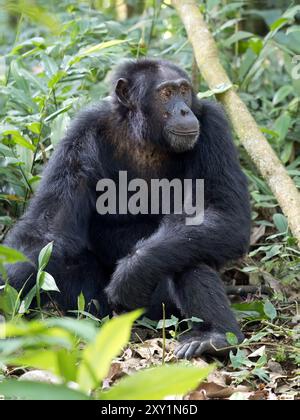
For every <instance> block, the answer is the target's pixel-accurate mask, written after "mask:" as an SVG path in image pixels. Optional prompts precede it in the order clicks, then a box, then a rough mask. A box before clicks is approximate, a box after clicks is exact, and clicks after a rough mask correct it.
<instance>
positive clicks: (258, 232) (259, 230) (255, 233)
mask: <svg viewBox="0 0 300 420" xmlns="http://www.w3.org/2000/svg"><path fill="white" fill-rule="evenodd" d="M265 232H266V227H265V226H264V225H260V226H259V227H255V228H253V229H252V232H251V238H250V244H251V245H255V244H256V243H257V242H258V241H259V240H260V238H262V237H263V236H264V234H265Z"/></svg>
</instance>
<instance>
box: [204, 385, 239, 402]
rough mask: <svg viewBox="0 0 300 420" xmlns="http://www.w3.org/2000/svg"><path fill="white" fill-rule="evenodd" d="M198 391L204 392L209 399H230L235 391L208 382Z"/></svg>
mask: <svg viewBox="0 0 300 420" xmlns="http://www.w3.org/2000/svg"><path fill="white" fill-rule="evenodd" d="M197 391H202V392H203V391H204V392H205V394H206V396H207V398H229V397H230V396H231V395H232V394H233V393H234V392H235V389H234V388H233V387H231V386H222V385H218V384H216V383H214V382H206V383H203V384H201V385H200V387H199V388H198V389H197Z"/></svg>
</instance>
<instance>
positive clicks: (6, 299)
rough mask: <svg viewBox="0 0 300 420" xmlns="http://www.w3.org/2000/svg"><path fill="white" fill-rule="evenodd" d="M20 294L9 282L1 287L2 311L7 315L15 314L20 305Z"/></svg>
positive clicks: (0, 304) (0, 308)
mask: <svg viewBox="0 0 300 420" xmlns="http://www.w3.org/2000/svg"><path fill="white" fill-rule="evenodd" d="M19 304H20V302H19V294H18V292H17V291H16V290H15V289H14V288H13V287H11V286H10V285H9V284H8V283H7V284H6V285H5V286H4V287H3V289H2V290H1V289H0V312H3V313H4V314H5V315H9V316H11V315H13V314H14V313H15V312H16V310H17V309H18V307H19Z"/></svg>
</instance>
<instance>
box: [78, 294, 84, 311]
mask: <svg viewBox="0 0 300 420" xmlns="http://www.w3.org/2000/svg"><path fill="white" fill-rule="evenodd" d="M77 308H78V311H79V312H81V311H84V309H85V298H84V295H83V293H82V292H81V293H80V295H79V296H78V298H77Z"/></svg>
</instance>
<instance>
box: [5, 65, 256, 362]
mask: <svg viewBox="0 0 300 420" xmlns="http://www.w3.org/2000/svg"><path fill="white" fill-rule="evenodd" d="M161 69H163V72H164V78H165V77H166V76H165V75H168V74H169V75H170V76H169V77H170V79H173V78H174V74H175V75H177V77H178V78H182V77H183V78H185V79H187V80H189V79H188V76H187V75H186V74H185V72H183V71H182V70H181V69H179V68H178V67H177V66H175V65H173V64H170V63H167V62H162V61H155V60H139V61H131V62H126V63H125V64H123V65H121V66H120V67H119V68H118V69H117V71H116V73H115V76H114V78H113V92H112V96H111V97H110V98H108V99H105V100H103V101H102V102H101V103H100V104H99V105H98V106H95V107H94V108H92V109H89V110H87V111H85V112H83V113H82V114H81V115H80V116H79V117H78V118H77V120H76V121H75V122H74V123H73V125H72V127H71V128H70V130H69V132H68V133H67V135H66V137H65V138H64V139H63V140H62V141H61V143H60V145H59V147H58V148H57V150H56V152H55V153H54V155H53V156H52V158H51V160H50V162H49V164H48V166H47V168H46V170H45V171H44V175H43V179H42V181H41V184H40V187H39V190H38V192H37V194H36V195H35V197H34V198H33V199H32V200H31V203H30V206H29V208H28V210H27V211H26V213H25V215H24V216H23V217H22V219H21V220H20V221H19V222H18V223H17V224H16V226H15V227H14V228H13V230H12V231H11V232H10V234H9V236H8V238H7V240H6V244H7V245H9V246H11V247H13V248H16V249H19V250H21V251H22V252H23V253H24V254H25V255H27V256H28V257H29V259H30V260H31V261H32V264H27V263H25V264H24V263H22V264H15V265H10V266H8V267H7V271H8V276H9V281H10V284H11V285H12V286H14V287H15V288H17V289H20V288H21V287H22V286H23V285H24V283H25V281H26V280H28V281H27V283H26V290H29V289H30V288H31V287H32V286H33V285H34V282H35V275H36V271H35V267H36V264H37V256H38V253H39V251H40V250H41V248H42V247H43V246H44V245H45V244H47V243H48V242H50V241H54V251H53V255H52V257H51V260H50V263H49V265H48V267H47V271H49V272H50V273H51V274H52V275H53V276H54V278H55V280H56V282H57V285H58V287H59V289H60V291H61V293H56V294H54V297H55V299H56V300H57V302H58V304H59V305H60V307H61V308H62V309H63V310H69V309H76V300H77V296H78V295H79V293H80V292H81V291H83V293H84V294H85V296H86V300H87V301H89V300H91V299H96V300H98V302H99V305H100V311H99V315H100V316H104V315H106V314H107V313H110V311H111V310H112V309H116V308H117V309H125V310H130V309H134V308H138V307H146V308H148V312H149V313H148V315H149V317H151V316H153V317H160V316H161V310H160V309H161V303H162V301H164V302H166V303H167V309H168V310H169V312H172V311H173V312H174V311H176V310H177V311H179V312H180V314H181V315H182V316H183V317H184V318H189V317H192V316H196V317H199V318H201V319H203V320H204V321H205V322H204V323H203V324H199V325H198V327H197V328H195V329H194V330H193V331H192V334H191V336H189V337H186V338H185V340H184V343H183V345H182V346H181V347H180V348H179V350H178V353H177V354H178V355H179V357H191V356H192V355H198V354H201V353H202V352H208V353H214V347H215V346H217V347H224V346H226V344H227V343H226V339H225V336H224V333H226V332H227V331H231V332H233V333H235V334H236V335H237V336H238V338H239V339H240V340H241V339H242V337H243V336H242V333H241V332H240V329H239V327H238V324H237V322H236V320H235V319H234V317H233V314H232V312H231V310H230V308H229V304H228V302H227V299H226V296H225V293H224V289H223V285H222V282H221V280H220V277H219V275H218V273H217V270H219V269H220V268H221V267H222V266H223V265H224V264H225V263H226V262H228V261H230V260H234V259H237V258H239V257H241V256H243V255H244V254H245V253H246V252H247V249H248V241H249V231H250V209H249V198H248V191H247V182H246V179H245V176H244V175H243V173H242V171H241V169H240V166H239V162H238V158H237V153H236V150H235V147H234V145H233V142H232V138H231V133H230V129H229V126H228V123H227V120H226V118H225V116H224V113H223V111H222V109H221V107H220V106H219V105H217V104H216V103H214V102H211V101H199V100H198V99H197V98H196V96H195V95H194V94H192V97H191V103H190V108H191V110H192V112H193V114H194V115H195V116H196V117H197V119H198V121H199V123H200V135H199V137H198V140H197V143H196V145H195V146H194V147H193V149H192V150H190V151H185V152H182V153H174V152H173V151H172V150H170V149H169V148H168V145H167V144H166V143H165V137H164V134H163V130H164V122H163V121H162V117H161V110H160V109H159V107H158V106H157V104H156V103H155V100H154V98H153V88H154V86H155V84H156V83H157V80H158V79H159V78H161V75H160V70H161ZM120 78H122V79H125V80H127V81H128V89H127V90H125V91H124V94H125V95H127V98H128V103H127V104H126V105H124V103H122V101H121V102H120V100H119V99H118V97H117V96H116V94H115V91H114V88H115V86H116V84H117V83H118V82H117V81H118V80H119V79H120ZM120 170H127V171H128V178H129V179H130V178H135V177H139V178H144V179H145V180H146V181H149V180H151V178H167V179H173V178H180V179H183V178H192V179H195V178H203V179H204V180H205V208H206V211H205V218H204V223H202V224H201V225H199V226H186V225H185V223H184V215H181V216H180V215H175V214H171V215H168V216H162V215H137V216H132V215H105V216H100V215H99V214H97V212H96V204H95V203H96V198H97V195H96V183H97V181H98V180H99V179H102V178H112V179H115V180H117V177H118V171H120Z"/></svg>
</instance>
